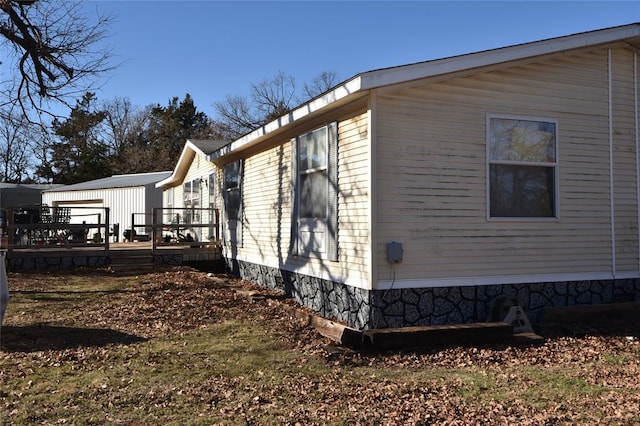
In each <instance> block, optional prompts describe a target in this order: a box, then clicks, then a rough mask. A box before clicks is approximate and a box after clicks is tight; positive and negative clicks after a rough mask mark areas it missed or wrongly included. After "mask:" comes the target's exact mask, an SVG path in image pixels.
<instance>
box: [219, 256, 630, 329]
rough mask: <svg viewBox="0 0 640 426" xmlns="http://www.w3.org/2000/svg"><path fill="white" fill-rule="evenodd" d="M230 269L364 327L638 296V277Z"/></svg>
mask: <svg viewBox="0 0 640 426" xmlns="http://www.w3.org/2000/svg"><path fill="white" fill-rule="evenodd" d="M225 262H226V264H227V268H228V269H229V271H230V272H232V273H234V274H235V275H238V276H240V277H241V278H242V279H245V280H247V281H251V282H255V283H257V284H259V285H261V286H263V287H266V288H270V289H273V290H281V291H283V292H284V293H285V294H286V295H287V296H290V297H292V298H293V299H294V300H295V301H296V302H298V303H300V304H301V305H303V306H307V307H309V308H311V309H313V310H314V311H315V312H317V313H318V314H319V315H321V316H323V317H325V318H331V319H336V320H338V321H342V322H345V323H346V324H348V325H349V326H350V327H353V328H356V329H359V330H366V329H377V328H388V327H408V326H418V325H444V324H461V323H472V322H484V321H500V320H502V319H504V315H505V314H506V313H507V312H508V310H509V308H510V307H511V306H513V305H519V306H522V307H523V308H524V310H525V312H526V313H527V316H528V317H529V320H530V321H531V322H532V323H533V324H535V323H537V322H539V321H540V320H541V319H542V316H543V314H544V310H545V309H546V308H550V307H561V306H575V305H592V304H603V303H615V302H627V301H640V280H639V279H621V280H602V281H566V282H546V283H533V284H505V285H484V286H452V287H435V288H415V289H392V290H365V289H361V288H356V287H352V286H348V285H345V284H340V283H337V282H332V281H327V280H323V279H320V278H315V277H310V276H307V275H302V274H298V273H295V272H290V271H285V270H280V269H277V268H272V267H268V266H264V265H257V264H253V263H249V262H239V261H235V260H232V259H225Z"/></svg>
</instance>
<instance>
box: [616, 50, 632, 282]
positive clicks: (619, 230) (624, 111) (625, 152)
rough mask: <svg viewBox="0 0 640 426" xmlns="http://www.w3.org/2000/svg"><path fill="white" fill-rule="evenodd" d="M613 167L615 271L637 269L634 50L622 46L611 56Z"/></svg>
mask: <svg viewBox="0 0 640 426" xmlns="http://www.w3.org/2000/svg"><path fill="white" fill-rule="evenodd" d="M611 63H612V70H613V72H612V74H611V75H612V92H611V95H612V100H613V102H612V111H613V115H612V117H613V120H612V123H613V132H612V134H613V150H614V153H613V159H614V162H613V170H614V188H615V190H614V199H615V216H614V217H615V236H616V238H615V239H616V271H617V272H624V271H637V270H638V210H637V209H638V200H637V182H636V180H637V174H636V173H637V171H636V158H637V157H636V146H635V144H636V142H635V119H634V109H633V108H632V106H633V104H634V92H633V91H634V81H633V54H632V53H631V52H627V51H624V50H622V49H619V50H616V51H614V52H613V54H612V56H611Z"/></svg>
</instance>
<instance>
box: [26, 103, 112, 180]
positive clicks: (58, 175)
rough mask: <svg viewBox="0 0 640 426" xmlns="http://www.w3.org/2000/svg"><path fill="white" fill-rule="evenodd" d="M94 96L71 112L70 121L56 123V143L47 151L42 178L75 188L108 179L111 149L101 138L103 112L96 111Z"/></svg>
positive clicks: (54, 130)
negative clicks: (76, 184) (74, 186)
mask: <svg viewBox="0 0 640 426" xmlns="http://www.w3.org/2000/svg"><path fill="white" fill-rule="evenodd" d="M94 101H95V97H94V94H93V93H90V92H87V93H86V94H85V95H84V96H83V97H82V99H81V100H80V101H78V103H77V104H76V106H75V107H74V108H73V109H72V110H71V114H70V116H69V118H67V119H66V120H64V121H58V120H57V119H56V120H54V121H53V124H52V129H53V133H54V135H56V136H57V139H58V140H57V141H55V142H54V143H52V144H51V145H50V146H49V147H48V148H47V149H46V161H43V163H42V164H41V165H40V166H39V167H38V170H37V174H38V176H39V177H40V178H42V179H44V180H46V181H49V182H52V183H61V184H73V183H78V182H84V181H88V180H93V179H99V178H103V177H107V176H109V175H110V174H111V173H110V172H111V170H110V169H109V159H108V154H109V149H108V146H107V145H106V144H105V143H104V142H102V141H101V140H100V138H99V134H100V125H101V123H102V121H103V120H104V119H105V112H104V111H96V110H94V107H93V103H94Z"/></svg>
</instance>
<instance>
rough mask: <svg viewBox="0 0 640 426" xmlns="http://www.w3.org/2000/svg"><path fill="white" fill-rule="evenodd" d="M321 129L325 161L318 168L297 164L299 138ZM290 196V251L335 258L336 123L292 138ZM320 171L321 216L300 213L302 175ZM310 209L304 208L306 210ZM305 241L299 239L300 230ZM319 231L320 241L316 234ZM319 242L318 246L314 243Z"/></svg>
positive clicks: (335, 259)
mask: <svg viewBox="0 0 640 426" xmlns="http://www.w3.org/2000/svg"><path fill="white" fill-rule="evenodd" d="M319 131H324V143H325V150H324V155H325V164H323V165H320V166H318V167H306V168H302V167H301V157H300V155H301V152H302V150H301V149H300V147H301V140H302V138H304V137H306V136H308V135H311V134H312V133H315V132H319ZM291 147H292V155H291V157H292V163H293V165H292V190H293V191H292V192H293V194H292V199H293V203H294V204H293V218H292V221H291V222H292V234H291V250H290V252H291V254H293V255H294V256H300V257H306V258H314V257H315V258H320V259H325V260H330V261H337V260H338V242H337V241H338V219H337V217H338V177H337V176H338V154H337V150H338V123H337V122H331V123H328V124H326V125H324V126H320V127H316V128H314V129H312V130H310V131H308V132H305V133H303V134H300V135H298V136H297V137H295V138H293V139H292V144H291ZM317 173H321V174H322V175H323V176H324V180H325V181H326V199H325V206H324V207H325V208H324V210H325V212H324V216H323V217H321V216H319V215H317V216H303V214H304V212H302V208H301V207H302V204H301V203H302V194H301V189H302V188H303V187H302V177H303V176H311V175H314V174H317ZM309 210H313V209H308V208H307V209H306V210H305V211H309ZM303 232H304V233H306V235H307V236H308V238H309V240H308V241H306V244H305V241H303V237H302V233H303ZM320 234H322V236H321V238H322V239H321V240H318V239H317V237H318V236H319V235H320ZM316 242H317V244H322V245H321V246H319V247H316V246H314V244H316Z"/></svg>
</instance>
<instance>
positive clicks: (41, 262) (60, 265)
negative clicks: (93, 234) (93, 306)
mask: <svg viewBox="0 0 640 426" xmlns="http://www.w3.org/2000/svg"><path fill="white" fill-rule="evenodd" d="M107 265H109V258H108V257H106V256H104V255H97V256H91V255H89V256H63V255H60V256H30V257H9V258H7V267H8V268H9V269H10V270H26V271H43V270H60V269H75V268H87V267H88V268H101V267H104V266H107Z"/></svg>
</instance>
